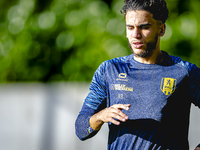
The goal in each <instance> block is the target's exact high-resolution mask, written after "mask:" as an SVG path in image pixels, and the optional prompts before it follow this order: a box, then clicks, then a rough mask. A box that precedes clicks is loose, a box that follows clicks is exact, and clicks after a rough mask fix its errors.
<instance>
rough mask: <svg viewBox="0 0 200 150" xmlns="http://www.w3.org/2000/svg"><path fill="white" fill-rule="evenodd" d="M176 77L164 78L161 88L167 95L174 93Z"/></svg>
mask: <svg viewBox="0 0 200 150" xmlns="http://www.w3.org/2000/svg"><path fill="white" fill-rule="evenodd" d="M176 82H177V80H176V79H173V78H162V80H161V85H160V89H161V91H162V92H163V93H164V94H165V95H170V94H172V93H174V91H175V88H176Z"/></svg>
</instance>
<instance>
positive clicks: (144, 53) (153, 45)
mask: <svg viewBox="0 0 200 150" xmlns="http://www.w3.org/2000/svg"><path fill="white" fill-rule="evenodd" d="M157 42H158V35H156V36H155V37H154V40H153V41H151V42H148V43H147V44H146V45H147V48H146V50H143V51H142V52H141V53H139V54H138V53H135V52H134V50H133V48H132V46H131V43H130V41H129V40H128V43H129V47H130V49H131V51H132V53H133V55H134V56H135V57H142V58H146V57H149V56H151V55H152V54H153V51H154V50H155V49H156V45H157Z"/></svg>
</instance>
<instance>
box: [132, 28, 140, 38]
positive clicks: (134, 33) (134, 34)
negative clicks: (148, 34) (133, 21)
mask: <svg viewBox="0 0 200 150" xmlns="http://www.w3.org/2000/svg"><path fill="white" fill-rule="evenodd" d="M132 36H133V37H134V38H137V39H138V38H141V37H142V35H141V31H140V29H138V28H135V29H134V30H133V33H132Z"/></svg>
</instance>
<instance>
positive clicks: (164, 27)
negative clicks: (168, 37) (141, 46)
mask: <svg viewBox="0 0 200 150" xmlns="http://www.w3.org/2000/svg"><path fill="white" fill-rule="evenodd" d="M165 30H166V24H165V23H163V24H161V25H160V36H164V34H165Z"/></svg>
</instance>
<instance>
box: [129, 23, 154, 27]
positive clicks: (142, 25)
mask: <svg viewBox="0 0 200 150" xmlns="http://www.w3.org/2000/svg"><path fill="white" fill-rule="evenodd" d="M151 25H152V24H151V23H144V24H139V25H138V27H144V26H151ZM126 26H127V27H132V26H134V25H131V24H126Z"/></svg>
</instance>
